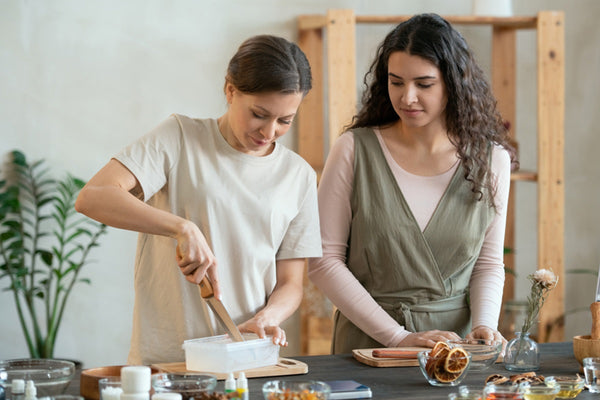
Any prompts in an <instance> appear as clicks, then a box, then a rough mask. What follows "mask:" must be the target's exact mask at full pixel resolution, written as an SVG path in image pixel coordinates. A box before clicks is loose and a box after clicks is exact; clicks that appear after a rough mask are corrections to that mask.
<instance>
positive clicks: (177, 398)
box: [152, 392, 181, 400]
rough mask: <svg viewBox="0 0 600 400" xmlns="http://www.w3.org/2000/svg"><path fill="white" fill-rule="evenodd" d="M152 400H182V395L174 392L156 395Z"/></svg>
mask: <svg viewBox="0 0 600 400" xmlns="http://www.w3.org/2000/svg"><path fill="white" fill-rule="evenodd" d="M152 400H181V394H179V393H174V392H161V393H154V394H153V395H152Z"/></svg>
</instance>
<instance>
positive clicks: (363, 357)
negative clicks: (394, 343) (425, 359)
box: [352, 347, 430, 367]
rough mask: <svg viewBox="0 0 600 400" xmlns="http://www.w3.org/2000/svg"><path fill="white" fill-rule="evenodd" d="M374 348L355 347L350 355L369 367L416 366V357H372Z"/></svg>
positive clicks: (413, 348) (403, 348)
mask: <svg viewBox="0 0 600 400" xmlns="http://www.w3.org/2000/svg"><path fill="white" fill-rule="evenodd" d="M394 349H397V350H418V351H421V350H430V349H429V348H427V347H397V348H394ZM373 350H375V349H355V350H352V355H353V356H354V358H356V359H357V360H358V361H360V362H361V363H363V364H367V365H370V366H371V367H416V366H418V365H419V361H418V360H417V359H416V358H381V357H373Z"/></svg>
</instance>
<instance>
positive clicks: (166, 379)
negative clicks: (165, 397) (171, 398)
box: [152, 374, 217, 400]
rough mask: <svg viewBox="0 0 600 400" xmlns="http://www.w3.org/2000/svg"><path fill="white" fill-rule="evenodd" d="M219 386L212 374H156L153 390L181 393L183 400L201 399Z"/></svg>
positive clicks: (153, 378) (153, 380)
mask: <svg viewBox="0 0 600 400" xmlns="http://www.w3.org/2000/svg"><path fill="white" fill-rule="evenodd" d="M216 386H217V377H216V376H214V375H210V374H201V375H195V374H155V375H152V389H154V392H155V393H179V394H180V395H181V397H182V399H183V400H193V399H194V398H201V397H202V395H201V393H204V392H212V391H213V390H215V387H216Z"/></svg>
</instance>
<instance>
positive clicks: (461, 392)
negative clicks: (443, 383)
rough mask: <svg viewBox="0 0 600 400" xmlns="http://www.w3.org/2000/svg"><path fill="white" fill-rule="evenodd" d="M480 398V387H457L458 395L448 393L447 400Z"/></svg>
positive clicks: (478, 399)
mask: <svg viewBox="0 0 600 400" xmlns="http://www.w3.org/2000/svg"><path fill="white" fill-rule="evenodd" d="M482 396H483V392H482V391H481V388H480V387H476V388H474V387H469V386H459V387H458V393H450V394H449V395H448V400H481V399H482V398H483V397H482Z"/></svg>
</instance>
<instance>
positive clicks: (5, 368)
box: [0, 358, 75, 398]
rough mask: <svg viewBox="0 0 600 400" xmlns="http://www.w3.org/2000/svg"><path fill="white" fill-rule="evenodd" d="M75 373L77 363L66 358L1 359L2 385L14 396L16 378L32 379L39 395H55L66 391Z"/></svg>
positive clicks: (0, 373)
mask: <svg viewBox="0 0 600 400" xmlns="http://www.w3.org/2000/svg"><path fill="white" fill-rule="evenodd" d="M74 375H75V363H73V362H71V361H66V360H54V359H48V358H45V359H32V358H20V359H13V360H5V361H0V385H2V386H4V387H5V388H6V389H8V390H7V392H8V393H6V395H7V397H8V398H10V397H12V395H11V390H12V389H11V388H12V386H11V385H12V382H13V380H14V379H22V380H24V381H28V380H32V381H33V382H34V384H35V387H36V390H37V397H46V396H55V395H59V394H62V393H64V391H65V389H67V386H69V383H71V380H72V379H73V376H74Z"/></svg>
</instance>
